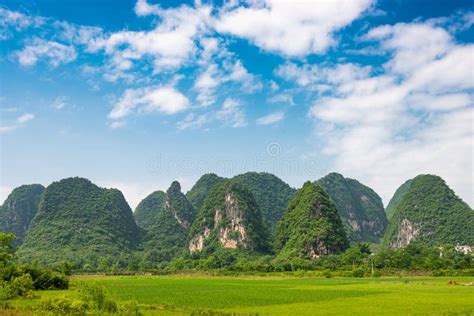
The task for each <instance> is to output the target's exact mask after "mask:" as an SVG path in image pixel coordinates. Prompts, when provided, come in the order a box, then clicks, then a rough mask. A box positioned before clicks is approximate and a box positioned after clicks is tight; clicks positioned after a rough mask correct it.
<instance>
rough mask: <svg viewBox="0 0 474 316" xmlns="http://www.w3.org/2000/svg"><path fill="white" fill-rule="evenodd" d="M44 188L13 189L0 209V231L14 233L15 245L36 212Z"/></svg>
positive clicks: (22, 187)
mask: <svg viewBox="0 0 474 316" xmlns="http://www.w3.org/2000/svg"><path fill="white" fill-rule="evenodd" d="M43 191H44V186H42V185H41V184H30V185H22V186H19V187H18V188H15V189H14V190H13V191H12V192H11V193H10V195H8V197H7V199H6V200H5V202H4V203H3V205H2V206H1V207H0V231H2V232H6V233H14V234H15V235H16V240H15V241H14V244H15V245H19V244H20V243H21V242H22V240H23V237H24V235H25V233H26V231H27V230H28V227H29V226H30V222H31V220H32V219H33V217H34V216H35V214H36V212H37V211H38V206H39V202H40V198H41V194H42V193H43Z"/></svg>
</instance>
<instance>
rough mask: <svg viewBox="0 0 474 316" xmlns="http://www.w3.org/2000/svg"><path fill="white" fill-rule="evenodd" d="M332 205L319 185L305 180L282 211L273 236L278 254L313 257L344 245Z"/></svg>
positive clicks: (345, 242)
mask: <svg viewBox="0 0 474 316" xmlns="http://www.w3.org/2000/svg"><path fill="white" fill-rule="evenodd" d="M348 244H349V242H348V240H347V237H346V233H345V230H344V226H343V224H342V221H341V217H340V216H339V214H338V212H337V210H336V206H335V205H334V203H333V202H332V201H331V199H330V198H329V196H328V195H327V194H326V192H325V191H324V189H323V188H322V187H321V185H319V184H315V183H311V182H309V181H308V182H306V183H305V184H304V185H303V188H301V189H299V190H298V191H296V193H295V195H294V196H293V198H292V199H291V201H290V204H289V205H288V208H287V209H286V210H285V213H284V214H283V218H282V219H281V221H280V223H279V225H278V229H277V234H276V237H275V249H276V250H277V251H278V252H279V256H280V257H290V258H291V257H295V256H298V257H302V258H310V259H312V258H317V257H319V256H321V255H328V254H333V253H338V252H341V251H343V250H345V249H346V248H347V247H348Z"/></svg>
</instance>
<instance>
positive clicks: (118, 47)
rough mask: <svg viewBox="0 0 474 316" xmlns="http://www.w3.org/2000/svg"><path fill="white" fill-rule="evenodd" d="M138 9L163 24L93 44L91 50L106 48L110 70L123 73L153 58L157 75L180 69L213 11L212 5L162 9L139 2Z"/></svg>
mask: <svg viewBox="0 0 474 316" xmlns="http://www.w3.org/2000/svg"><path fill="white" fill-rule="evenodd" d="M135 10H136V12H137V14H139V15H148V14H156V15H158V16H159V18H160V23H158V24H157V26H156V27H155V28H154V29H153V30H151V31H119V32H116V33H112V34H110V35H109V36H108V37H105V38H103V39H98V40H96V41H95V42H94V43H93V45H90V47H91V49H90V50H91V51H93V50H95V51H97V50H101V49H103V50H104V51H105V53H106V54H107V55H108V56H110V61H109V62H110V67H111V68H112V69H116V70H119V71H121V72H125V71H127V70H129V69H131V68H132V67H133V65H134V62H138V61H140V60H142V59H144V58H151V59H152V64H153V68H154V72H155V73H158V72H162V71H165V70H173V69H177V68H179V67H181V66H182V65H183V64H185V63H186V62H188V61H189V59H190V58H191V56H193V55H194V53H195V52H196V49H197V48H196V43H195V39H196V38H197V37H198V36H199V35H201V34H202V33H203V32H204V31H205V30H206V29H207V21H209V20H210V12H211V8H210V7H209V6H199V7H196V8H192V7H189V6H186V5H183V6H180V7H178V8H170V9H160V8H159V7H158V6H156V5H153V6H152V5H148V4H147V3H146V1H139V2H138V3H137V6H136V8H135Z"/></svg>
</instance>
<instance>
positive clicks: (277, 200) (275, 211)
mask: <svg viewBox="0 0 474 316" xmlns="http://www.w3.org/2000/svg"><path fill="white" fill-rule="evenodd" d="M232 179H233V180H234V181H236V182H238V183H241V184H242V185H244V186H245V187H247V188H248V189H249V190H250V192H252V194H253V195H254V197H255V201H256V202H257V206H258V208H259V209H260V212H261V213H262V217H263V221H264V223H265V225H266V226H267V228H268V229H269V231H270V232H271V233H274V232H275V230H276V227H277V225H278V221H279V220H280V219H281V217H282V216H283V212H284V211H285V209H286V207H287V206H288V202H289V201H290V199H291V197H292V196H293V194H295V189H293V188H291V187H290V186H289V185H288V184H287V183H285V182H284V181H283V180H281V179H280V178H278V177H276V176H275V175H273V174H270V173H266V172H260V173H257V172H247V173H244V174H240V175H237V176H235V177H234V178H232Z"/></svg>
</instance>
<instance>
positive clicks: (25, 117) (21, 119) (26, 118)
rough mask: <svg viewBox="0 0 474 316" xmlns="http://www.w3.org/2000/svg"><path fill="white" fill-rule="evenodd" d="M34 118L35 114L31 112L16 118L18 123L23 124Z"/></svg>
mask: <svg viewBox="0 0 474 316" xmlns="http://www.w3.org/2000/svg"><path fill="white" fill-rule="evenodd" d="M34 118H35V116H34V115H33V114H31V113H25V114H23V115H21V116H19V117H18V118H17V119H16V121H17V123H20V124H23V123H26V122H29V121H31V120H32V119H34Z"/></svg>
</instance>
